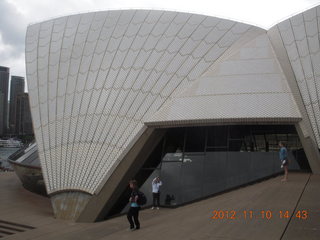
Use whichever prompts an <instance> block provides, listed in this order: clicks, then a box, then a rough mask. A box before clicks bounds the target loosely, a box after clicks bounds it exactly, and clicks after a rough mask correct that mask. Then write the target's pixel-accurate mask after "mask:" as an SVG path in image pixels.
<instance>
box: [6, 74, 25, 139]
mask: <svg viewBox="0 0 320 240" xmlns="http://www.w3.org/2000/svg"><path fill="white" fill-rule="evenodd" d="M23 93H24V77H19V76H11V84H10V112H9V127H10V132H11V133H15V132H17V131H16V122H15V121H16V108H17V96H18V95H19V94H23Z"/></svg>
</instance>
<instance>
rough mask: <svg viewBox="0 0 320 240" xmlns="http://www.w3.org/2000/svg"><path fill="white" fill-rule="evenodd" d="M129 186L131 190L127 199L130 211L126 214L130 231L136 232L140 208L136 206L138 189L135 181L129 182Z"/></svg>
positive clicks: (138, 226)
mask: <svg viewBox="0 0 320 240" xmlns="http://www.w3.org/2000/svg"><path fill="white" fill-rule="evenodd" d="M129 186H130V188H131V189H132V192H131V196H130V198H129V203H130V209H129V211H128V214H127V218H128V221H129V223H130V230H132V231H133V230H138V229H140V222H139V210H140V206H139V204H138V198H139V189H138V184H137V181H136V180H131V181H130V182H129Z"/></svg>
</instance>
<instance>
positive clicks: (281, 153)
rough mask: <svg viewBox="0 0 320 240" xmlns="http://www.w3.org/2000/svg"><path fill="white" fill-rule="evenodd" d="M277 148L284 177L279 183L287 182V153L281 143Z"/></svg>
mask: <svg viewBox="0 0 320 240" xmlns="http://www.w3.org/2000/svg"><path fill="white" fill-rule="evenodd" d="M279 147H280V151H279V158H280V161H281V168H284V177H283V179H282V180H281V181H282V182H285V181H287V180H288V165H289V161H288V151H287V148H286V147H285V145H284V143H283V142H279Z"/></svg>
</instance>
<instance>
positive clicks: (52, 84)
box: [26, 7, 320, 222]
mask: <svg viewBox="0 0 320 240" xmlns="http://www.w3.org/2000/svg"><path fill="white" fill-rule="evenodd" d="M318 13H319V14H318ZM319 33H320V7H316V8H313V9H310V10H307V11H305V12H303V13H300V14H298V15H296V16H293V17H291V18H289V19H287V20H285V21H283V22H281V23H279V24H277V25H275V26H273V27H272V28H271V29H269V30H265V29H261V28H258V27H255V26H252V25H248V24H244V23H240V22H235V21H231V20H226V19H220V18H216V17H211V16H204V15H197V14H190V13H182V12H170V11H158V10H118V11H117V10H114V11H102V12H93V13H85V14H78V15H72V16H66V17H60V18H56V19H52V20H48V21H44V22H41V23H37V24H33V25H30V26H29V27H28V30H27V34H26V66H27V81H28V90H29V97H30V107H31V113H32V120H33V127H34V131H35V136H36V143H37V150H38V154H39V158H40V163H41V168H42V174H43V178H44V183H45V186H46V191H47V193H48V195H49V196H50V199H51V203H52V207H53V210H54V213H55V216H56V217H57V218H63V219H72V220H74V221H79V222H93V221H99V220H102V219H105V218H107V217H108V216H112V215H114V214H118V213H120V212H121V211H123V209H124V208H125V206H126V202H127V192H128V189H127V183H128V181H129V180H130V179H132V178H135V179H137V180H138V182H139V183H140V185H141V188H142V189H147V187H149V184H150V181H151V179H152V178H153V177H154V176H157V175H160V176H161V178H162V181H163V182H164V183H165V184H164V185H163V189H162V194H161V204H162V205H164V206H168V207H170V206H179V205H182V204H186V203H189V202H192V201H196V200H198V199H202V198H205V197H208V196H212V195H214V194H217V193H219V192H223V191H226V190H228V189H233V188H235V187H237V186H241V185H245V184H248V183H251V182H254V181H257V180H260V179H264V178H266V177H270V176H273V175H276V174H279V173H281V171H283V170H282V169H281V168H280V162H279V158H278V150H279V148H278V142H279V141H284V142H285V143H286V144H287V146H288V149H289V156H290V159H291V164H290V168H291V170H296V171H311V172H313V173H320V155H319V148H320V108H319V99H320V98H319V96H320V41H319V39H320V36H319ZM146 192H147V191H146ZM148 200H150V198H148Z"/></svg>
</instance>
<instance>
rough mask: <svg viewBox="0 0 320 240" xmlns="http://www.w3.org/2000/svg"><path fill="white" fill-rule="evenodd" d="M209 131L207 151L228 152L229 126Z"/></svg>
mask: <svg viewBox="0 0 320 240" xmlns="http://www.w3.org/2000/svg"><path fill="white" fill-rule="evenodd" d="M207 129H208V132H207V134H208V140H207V151H209V152H216V151H226V150H227V146H228V126H214V127H208V128H207Z"/></svg>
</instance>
